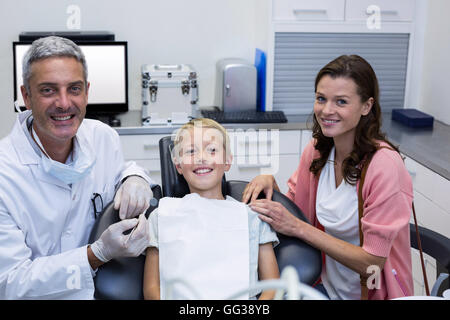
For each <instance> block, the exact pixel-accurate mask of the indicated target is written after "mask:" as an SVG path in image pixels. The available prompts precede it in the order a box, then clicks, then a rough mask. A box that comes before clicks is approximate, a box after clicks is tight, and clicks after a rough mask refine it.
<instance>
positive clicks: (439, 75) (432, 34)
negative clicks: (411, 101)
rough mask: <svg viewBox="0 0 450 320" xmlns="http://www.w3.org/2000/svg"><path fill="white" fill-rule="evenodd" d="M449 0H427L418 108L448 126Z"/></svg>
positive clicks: (449, 115) (449, 85) (449, 103)
mask: <svg viewBox="0 0 450 320" xmlns="http://www.w3.org/2000/svg"><path fill="white" fill-rule="evenodd" d="M449 13H450V1H448V0H428V2H427V22H426V26H425V41H424V53H423V71H422V72H423V73H422V84H421V91H420V99H419V101H420V109H421V110H422V111H423V112H426V113H428V114H431V115H432V116H434V117H435V119H436V120H440V121H442V122H444V123H446V124H449V125H450V100H449V99H448V96H447V93H448V91H449V89H450V19H449V17H448V15H449Z"/></svg>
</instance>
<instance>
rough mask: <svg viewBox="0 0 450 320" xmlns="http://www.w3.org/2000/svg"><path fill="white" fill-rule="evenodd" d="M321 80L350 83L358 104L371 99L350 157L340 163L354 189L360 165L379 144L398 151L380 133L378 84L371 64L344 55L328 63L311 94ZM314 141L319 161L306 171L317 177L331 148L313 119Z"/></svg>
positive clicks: (315, 161) (315, 90)
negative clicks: (324, 78)
mask: <svg viewBox="0 0 450 320" xmlns="http://www.w3.org/2000/svg"><path fill="white" fill-rule="evenodd" d="M324 76H330V77H331V78H333V79H336V78H339V77H343V78H348V79H352V80H353V81H354V82H355V84H356V87H357V93H358V95H359V97H360V98H361V102H366V101H367V100H368V99H369V98H373V100H374V101H373V105H372V109H371V110H370V112H369V113H368V114H367V115H365V116H361V119H360V120H359V123H358V125H357V126H356V133H355V141H354V143H353V150H352V152H351V153H350V155H349V156H348V157H347V158H345V159H344V161H343V162H342V175H343V177H344V179H345V181H346V182H347V183H349V184H352V185H355V184H356V181H358V180H359V178H360V177H361V166H360V165H361V164H362V161H363V160H364V159H365V158H366V157H369V156H371V155H372V154H374V153H375V152H376V150H377V148H378V146H379V141H385V142H386V143H388V144H389V145H390V146H391V147H392V148H393V149H394V150H396V151H397V152H399V150H398V148H397V147H396V146H394V145H393V144H392V143H391V142H389V141H388V140H387V138H386V136H385V134H384V133H382V132H381V131H380V130H381V107H380V98H379V96H380V94H379V87H378V80H377V76H376V75H375V72H374V71H373V69H372V67H371V66H370V64H369V63H368V62H367V61H366V60H364V59H363V58H362V57H360V56H357V55H350V56H347V55H343V56H340V57H338V58H336V59H335V60H333V61H331V62H330V63H328V64H327V65H326V66H325V67H323V68H322V69H321V70H320V71H319V73H318V74H317V76H316V81H315V85H314V92H317V85H318V83H319V81H320V80H321V79H322V78H323V77H324ZM312 131H313V134H312V136H313V138H315V139H316V145H315V149H316V150H318V151H319V153H320V158H317V159H314V160H313V161H312V163H311V166H310V167H309V170H310V171H311V172H312V173H314V175H316V176H318V175H319V174H320V171H321V170H322V168H323V167H324V166H325V164H326V162H327V160H328V156H329V155H330V151H331V149H332V147H333V146H334V141H333V138H329V137H326V136H325V135H324V134H323V133H322V129H321V128H320V125H319V123H318V121H317V119H316V116H315V115H314V117H313V129H312Z"/></svg>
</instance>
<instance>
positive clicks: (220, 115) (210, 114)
mask: <svg viewBox="0 0 450 320" xmlns="http://www.w3.org/2000/svg"><path fill="white" fill-rule="evenodd" d="M202 115H203V117H205V118H209V119H213V120H215V121H217V122H219V123H284V122H287V119H286V116H285V115H284V112H283V111H265V112H260V111H232V112H223V111H217V110H202Z"/></svg>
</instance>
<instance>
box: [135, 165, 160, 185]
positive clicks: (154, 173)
mask: <svg viewBox="0 0 450 320" xmlns="http://www.w3.org/2000/svg"><path fill="white" fill-rule="evenodd" d="M134 161H135V162H136V164H137V165H139V166H141V167H142V168H144V169H146V170H147V172H148V173H149V176H150V178H151V179H152V180H153V181H154V182H155V183H156V184H159V185H161V163H160V161H159V159H152V160H148V159H147V160H134Z"/></svg>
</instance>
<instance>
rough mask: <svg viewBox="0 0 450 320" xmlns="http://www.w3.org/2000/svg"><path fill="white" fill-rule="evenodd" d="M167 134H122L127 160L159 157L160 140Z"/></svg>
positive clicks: (121, 138) (121, 139)
mask: <svg viewBox="0 0 450 320" xmlns="http://www.w3.org/2000/svg"><path fill="white" fill-rule="evenodd" d="M165 136H167V134H162V135H159V134H154V135H153V134H143V135H123V136H120V141H121V142H122V149H123V154H124V157H125V159H126V160H137V159H159V140H160V139H161V138H162V137H165Z"/></svg>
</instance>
